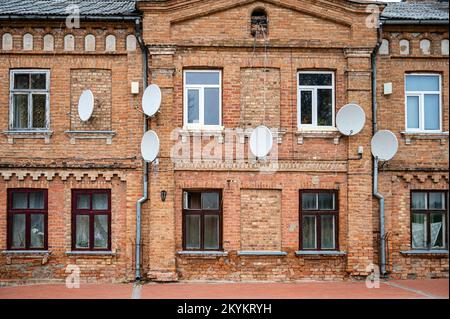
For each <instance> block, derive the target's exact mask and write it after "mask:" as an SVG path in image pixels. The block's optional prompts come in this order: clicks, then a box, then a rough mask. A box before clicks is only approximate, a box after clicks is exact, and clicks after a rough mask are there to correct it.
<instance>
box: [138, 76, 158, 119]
mask: <svg viewBox="0 0 450 319" xmlns="http://www.w3.org/2000/svg"><path fill="white" fill-rule="evenodd" d="M161 100H162V94H161V89H160V88H159V86H157V85H156V84H152V85H150V86H149V87H147V88H146V89H145V91H144V94H143V95H142V110H143V111H144V113H145V115H147V116H153V115H155V114H156V112H158V111H159V108H160V107H161Z"/></svg>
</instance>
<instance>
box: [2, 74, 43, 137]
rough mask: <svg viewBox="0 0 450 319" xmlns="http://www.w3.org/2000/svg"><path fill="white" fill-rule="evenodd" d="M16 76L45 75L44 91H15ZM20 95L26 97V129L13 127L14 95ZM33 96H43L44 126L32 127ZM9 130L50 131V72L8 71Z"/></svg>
mask: <svg viewBox="0 0 450 319" xmlns="http://www.w3.org/2000/svg"><path fill="white" fill-rule="evenodd" d="M16 74H29V75H31V74H45V86H46V88H45V89H31V88H29V89H15V88H14V82H15V81H14V80H15V76H16ZM15 94H21V95H27V96H28V118H27V127H26V128H25V127H23V128H18V127H14V95H15ZM33 94H37V95H45V126H44V127H36V128H35V127H33V104H32V103H33V101H32V100H33V99H32V96H33ZM9 129H10V130H12V131H33V132H39V131H47V130H49V129H50V71H49V70H39V69H14V70H10V79H9Z"/></svg>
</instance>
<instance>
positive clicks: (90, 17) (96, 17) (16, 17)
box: [0, 14, 142, 21]
mask: <svg viewBox="0 0 450 319" xmlns="http://www.w3.org/2000/svg"><path fill="white" fill-rule="evenodd" d="M66 18H67V16H65V15H48V14H46V15H37V14H34V15H13V14H6V15H0V20H65V19H66ZM141 18H142V16H141V15H140V14H135V15H104V16H100V15H82V16H80V20H85V21H134V20H136V19H141Z"/></svg>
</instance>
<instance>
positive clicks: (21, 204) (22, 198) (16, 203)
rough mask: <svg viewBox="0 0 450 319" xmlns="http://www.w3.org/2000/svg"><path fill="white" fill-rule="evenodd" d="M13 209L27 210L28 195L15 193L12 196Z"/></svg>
mask: <svg viewBox="0 0 450 319" xmlns="http://www.w3.org/2000/svg"><path fill="white" fill-rule="evenodd" d="M12 198H13V203H12V208H13V209H26V208H28V194H27V193H22V192H14V193H13V195H12Z"/></svg>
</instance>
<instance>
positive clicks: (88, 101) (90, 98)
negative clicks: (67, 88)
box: [78, 90, 94, 122]
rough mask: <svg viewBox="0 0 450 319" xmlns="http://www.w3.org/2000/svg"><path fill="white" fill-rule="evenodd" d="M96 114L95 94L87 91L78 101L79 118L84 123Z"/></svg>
mask: <svg viewBox="0 0 450 319" xmlns="http://www.w3.org/2000/svg"><path fill="white" fill-rule="evenodd" d="M93 112H94V94H92V91H91V90H85V91H83V93H81V95H80V98H79V100H78V116H79V117H80V120H82V121H83V122H86V121H88V120H89V119H90V118H91V117H92V113H93Z"/></svg>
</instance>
